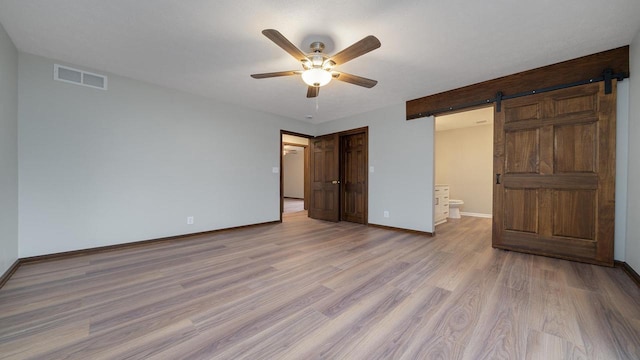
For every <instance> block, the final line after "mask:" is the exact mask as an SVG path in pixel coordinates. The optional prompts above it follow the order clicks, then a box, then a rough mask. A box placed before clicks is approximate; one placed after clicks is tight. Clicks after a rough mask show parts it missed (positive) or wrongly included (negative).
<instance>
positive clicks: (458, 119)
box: [435, 106, 493, 131]
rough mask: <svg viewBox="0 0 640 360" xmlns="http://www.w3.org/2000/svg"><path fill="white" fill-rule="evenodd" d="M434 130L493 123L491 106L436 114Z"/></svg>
mask: <svg viewBox="0 0 640 360" xmlns="http://www.w3.org/2000/svg"><path fill="white" fill-rule="evenodd" d="M435 123H436V131H445V130H454V129H460V128H467V127H472V126H481V125H489V124H493V106H489V107H485V108H482V109H474V110H468V111H462V112H457V113H454V114H447V115H442V116H436V120H435Z"/></svg>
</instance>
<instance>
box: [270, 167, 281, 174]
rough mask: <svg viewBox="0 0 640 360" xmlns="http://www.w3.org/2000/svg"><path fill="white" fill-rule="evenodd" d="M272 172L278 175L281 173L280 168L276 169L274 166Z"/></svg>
mask: <svg viewBox="0 0 640 360" xmlns="http://www.w3.org/2000/svg"><path fill="white" fill-rule="evenodd" d="M271 171H272V172H273V173H274V174H277V173H279V172H280V168H278V167H275V166H274V167H272V168H271Z"/></svg>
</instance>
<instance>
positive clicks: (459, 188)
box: [433, 106, 494, 226]
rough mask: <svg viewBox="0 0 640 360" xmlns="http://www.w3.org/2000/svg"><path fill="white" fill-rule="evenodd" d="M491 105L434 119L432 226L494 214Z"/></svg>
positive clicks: (487, 216) (492, 119) (488, 216)
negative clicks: (464, 217)
mask: <svg viewBox="0 0 640 360" xmlns="http://www.w3.org/2000/svg"><path fill="white" fill-rule="evenodd" d="M493 123H494V109H493V106H488V107H482V108H477V109H471V110H465V111H460V112H455V113H449V114H446V115H441V116H436V118H435V132H434V134H435V136H434V139H435V146H434V148H435V151H434V155H435V156H434V158H435V162H434V178H435V179H434V180H435V187H434V195H435V196H434V211H433V214H434V222H433V224H434V226H437V225H440V224H443V223H445V222H447V221H457V220H458V219H460V217H462V216H473V217H481V218H491V217H492V213H493V183H492V181H493Z"/></svg>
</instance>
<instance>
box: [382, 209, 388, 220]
mask: <svg viewBox="0 0 640 360" xmlns="http://www.w3.org/2000/svg"><path fill="white" fill-rule="evenodd" d="M383 214H384V217H386V218H388V217H389V211H387V210H385V211H384V213H383Z"/></svg>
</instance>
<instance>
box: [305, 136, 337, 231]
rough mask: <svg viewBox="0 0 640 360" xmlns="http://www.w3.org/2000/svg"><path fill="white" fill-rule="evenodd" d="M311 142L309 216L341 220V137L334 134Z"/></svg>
mask: <svg viewBox="0 0 640 360" xmlns="http://www.w3.org/2000/svg"><path fill="white" fill-rule="evenodd" d="M310 143H311V159H310V166H309V167H310V168H311V169H310V170H311V194H310V195H311V196H310V198H309V200H310V201H309V217H311V218H314V219H319V220H328V221H340V181H339V180H340V167H339V166H340V138H339V137H338V134H332V135H326V136H321V137H317V138H315V139H310Z"/></svg>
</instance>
